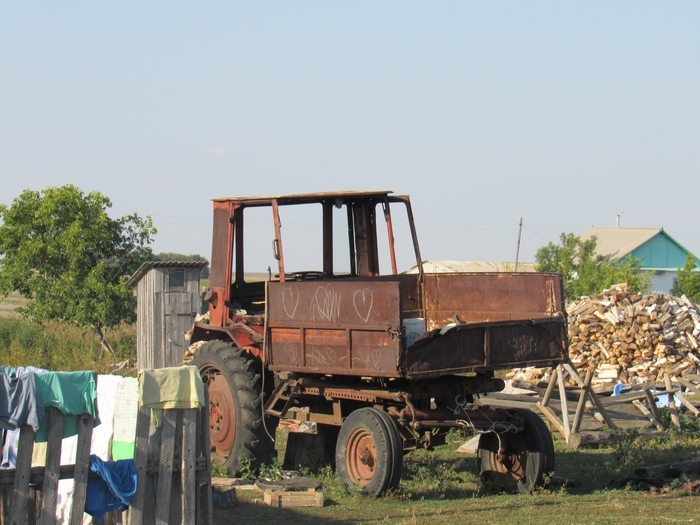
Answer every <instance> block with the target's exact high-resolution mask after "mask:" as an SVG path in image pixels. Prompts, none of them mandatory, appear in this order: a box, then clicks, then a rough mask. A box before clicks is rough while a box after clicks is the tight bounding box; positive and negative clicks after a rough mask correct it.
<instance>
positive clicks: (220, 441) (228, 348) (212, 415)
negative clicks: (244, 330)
mask: <svg viewBox="0 0 700 525" xmlns="http://www.w3.org/2000/svg"><path fill="white" fill-rule="evenodd" d="M192 364H193V365H195V366H197V368H199V373H200V375H201V376H202V380H203V381H204V383H205V385H207V389H208V391H209V427H210V436H211V438H210V440H211V452H212V461H216V462H217V463H219V464H221V465H222V466H223V467H224V468H225V469H226V471H227V472H228V473H229V475H231V476H238V475H240V473H241V470H242V468H243V467H244V466H249V467H250V468H257V466H258V465H259V464H260V463H261V462H263V461H265V462H266V461H268V460H269V457H268V456H269V455H270V453H271V452H272V451H273V450H274V447H273V442H272V440H271V439H270V437H268V435H267V432H266V429H265V427H264V425H263V414H262V398H263V395H262V394H263V393H262V381H261V375H260V373H261V372H260V368H261V367H260V363H259V362H258V361H256V360H255V359H253V358H252V357H250V356H249V355H248V354H246V353H245V352H243V351H242V350H241V349H240V348H237V347H236V346H234V345H233V344H231V343H229V342H227V341H218V340H217V341H209V342H207V343H204V344H203V345H202V346H201V348H199V349H198V350H197V351H196V352H195V354H194V359H193V361H192ZM270 432H274V429H272V430H270Z"/></svg>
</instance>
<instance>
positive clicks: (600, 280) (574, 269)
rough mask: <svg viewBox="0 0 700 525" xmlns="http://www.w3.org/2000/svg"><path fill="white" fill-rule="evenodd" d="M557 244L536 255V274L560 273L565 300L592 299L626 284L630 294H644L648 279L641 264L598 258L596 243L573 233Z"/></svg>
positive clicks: (562, 238) (562, 236)
mask: <svg viewBox="0 0 700 525" xmlns="http://www.w3.org/2000/svg"><path fill="white" fill-rule="evenodd" d="M559 240H560V243H559V244H554V243H551V242H550V243H549V244H548V245H547V246H543V247H542V248H540V249H539V250H537V253H536V254H535V260H536V261H537V271H540V272H556V273H561V274H562V276H563V279H564V295H565V297H566V299H567V300H572V299H575V298H577V297H582V296H586V295H593V294H596V293H600V292H602V291H603V290H604V289H605V288H608V287H610V286H612V285H613V284H618V283H627V285H628V286H629V289H630V291H634V292H642V293H643V292H645V291H647V290H648V288H649V284H650V278H649V276H648V275H647V274H646V273H645V272H643V271H642V270H641V269H640V264H641V261H639V260H638V259H632V258H631V257H629V256H628V257H626V258H624V259H622V260H620V261H616V262H613V261H611V260H610V259H608V258H606V257H603V256H601V255H597V254H596V252H595V248H596V243H597V239H596V238H595V237H592V238H590V239H588V240H586V241H582V240H581V238H580V237H577V236H575V235H574V234H573V233H562V234H561V236H560V237H559Z"/></svg>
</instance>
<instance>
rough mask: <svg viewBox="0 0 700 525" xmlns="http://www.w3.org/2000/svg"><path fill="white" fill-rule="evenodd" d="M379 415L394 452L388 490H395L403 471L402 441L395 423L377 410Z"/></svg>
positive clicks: (388, 416) (387, 415)
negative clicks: (387, 432)
mask: <svg viewBox="0 0 700 525" xmlns="http://www.w3.org/2000/svg"><path fill="white" fill-rule="evenodd" d="M377 412H379V415H380V416H381V417H382V419H384V423H385V424H386V426H387V430H388V431H389V439H390V441H391V448H392V449H393V450H394V463H393V465H392V468H391V479H390V481H389V487H388V488H390V489H395V488H396V487H398V486H399V483H400V481H401V471H402V470H403V456H404V453H403V440H402V439H401V433H400V432H399V427H398V425H397V424H396V421H395V420H394V419H393V418H392V417H391V416H390V415H389V414H387V413H386V412H382V411H381V410H378V411H377Z"/></svg>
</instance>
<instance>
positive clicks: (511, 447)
mask: <svg viewBox="0 0 700 525" xmlns="http://www.w3.org/2000/svg"><path fill="white" fill-rule="evenodd" d="M511 411H512V412H517V413H518V414H519V415H521V416H522V417H523V419H524V420H525V427H524V430H523V431H522V432H517V433H511V432H504V433H502V434H500V435H499V434H496V433H495V432H488V433H485V434H482V435H481V438H480V439H479V450H478V453H477V462H478V465H479V469H480V472H481V478H482V480H483V481H493V482H496V483H498V484H500V485H501V486H502V488H503V489H504V490H505V491H507V492H512V493H516V492H519V493H521V494H527V493H530V492H532V491H533V490H534V489H535V488H536V487H538V486H541V485H542V483H543V479H544V475H545V474H546V473H551V472H553V471H554V445H553V443H552V436H551V434H550V433H549V429H548V428H547V426H546V425H545V424H544V423H543V421H542V420H541V419H540V417H539V416H538V415H537V414H534V413H533V412H531V411H529V410H521V409H511Z"/></svg>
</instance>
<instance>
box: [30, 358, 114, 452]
mask: <svg viewBox="0 0 700 525" xmlns="http://www.w3.org/2000/svg"><path fill="white" fill-rule="evenodd" d="M35 382H36V390H37V396H39V398H40V399H41V400H42V402H43V404H44V417H43V418H42V422H41V427H39V430H38V431H37V433H36V435H35V436H34V441H36V442H40V443H43V442H45V441H46V439H47V434H48V429H49V416H48V408H51V407H54V408H57V409H59V410H60V411H61V412H62V413H63V414H64V416H65V417H64V418H63V437H64V438H67V437H70V436H74V435H76V434H77V433H78V416H80V415H81V414H88V415H90V416H91V417H92V418H93V419H94V420H95V426H97V425H99V424H100V419H99V417H98V414H97V383H96V381H95V373H94V372H91V371H89V370H87V371H82V372H42V373H38V374H36V377H35Z"/></svg>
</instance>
